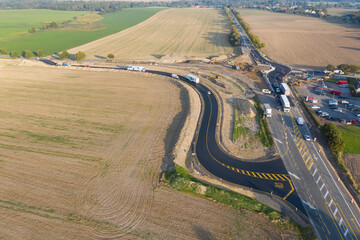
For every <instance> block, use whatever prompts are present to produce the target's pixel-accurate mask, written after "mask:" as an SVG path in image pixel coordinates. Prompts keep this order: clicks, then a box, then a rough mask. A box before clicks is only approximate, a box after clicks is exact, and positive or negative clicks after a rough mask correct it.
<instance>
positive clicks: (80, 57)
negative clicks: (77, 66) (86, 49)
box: [75, 51, 86, 61]
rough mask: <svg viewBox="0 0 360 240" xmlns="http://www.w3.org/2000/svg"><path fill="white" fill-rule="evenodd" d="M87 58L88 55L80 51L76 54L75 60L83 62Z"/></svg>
mask: <svg viewBox="0 0 360 240" xmlns="http://www.w3.org/2000/svg"><path fill="white" fill-rule="evenodd" d="M85 58H86V55H85V53H83V52H81V51H78V52H77V53H76V54H75V59H76V61H81V60H84V59H85Z"/></svg>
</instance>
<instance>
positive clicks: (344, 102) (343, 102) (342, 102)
mask: <svg viewBox="0 0 360 240" xmlns="http://www.w3.org/2000/svg"><path fill="white" fill-rule="evenodd" d="M341 104H349V102H348V101H345V100H343V101H341Z"/></svg>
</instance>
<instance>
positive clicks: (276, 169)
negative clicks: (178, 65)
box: [46, 49, 360, 239]
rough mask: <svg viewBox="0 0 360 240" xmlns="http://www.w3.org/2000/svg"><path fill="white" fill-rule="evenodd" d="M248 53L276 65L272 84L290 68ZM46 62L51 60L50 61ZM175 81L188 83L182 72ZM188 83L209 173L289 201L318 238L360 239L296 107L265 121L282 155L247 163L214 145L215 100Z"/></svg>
mask: <svg viewBox="0 0 360 240" xmlns="http://www.w3.org/2000/svg"><path fill="white" fill-rule="evenodd" d="M250 54H251V56H252V57H255V59H256V61H258V62H260V63H263V64H271V65H272V66H274V67H275V70H274V71H272V72H270V73H269V74H268V78H269V80H270V82H271V83H274V82H278V83H279V81H278V80H277V79H276V77H277V76H280V75H282V74H281V73H282V72H285V73H286V74H287V73H288V72H290V70H291V69H290V68H288V67H286V66H283V65H281V64H278V63H275V62H271V61H270V60H268V59H265V58H264V57H263V56H262V55H261V54H260V53H259V52H258V51H257V50H255V49H250ZM46 63H47V64H50V65H52V64H53V63H52V62H51V61H49V60H46ZM79 67H81V65H79ZM117 69H119V70H120V69H121V68H117ZM147 72H149V73H153V74H158V75H164V76H168V77H171V73H166V72H162V71H152V70H147ZM180 80H182V81H185V82H188V81H187V80H186V79H185V78H184V77H182V76H180ZM193 86H194V88H196V89H197V90H198V91H199V92H200V94H201V96H202V98H203V102H204V106H203V109H204V112H203V118H202V119H201V125H200V129H199V130H198V134H197V136H196V143H195V146H194V148H193V151H194V153H195V155H196V157H197V159H198V161H199V163H200V164H201V165H202V166H203V167H204V168H205V169H206V170H207V171H208V172H210V173H211V174H213V175H215V176H217V177H219V178H221V179H222V180H224V181H227V182H230V183H234V184H238V185H241V186H245V187H248V188H251V189H253V190H257V191H261V192H264V193H268V194H273V195H276V196H278V197H280V198H282V199H284V200H285V201H288V202H289V203H291V204H292V205H294V207H296V208H297V209H298V210H299V211H300V212H302V213H303V214H304V215H307V216H308V217H309V220H310V222H311V224H312V225H313V227H314V229H315V231H316V233H317V236H318V237H319V239H358V238H359V234H360V231H359V228H360V225H359V223H358V219H360V215H359V212H358V210H357V208H356V207H355V206H354V205H353V204H351V203H350V201H351V197H350V196H349V195H348V194H347V191H346V190H345V189H344V187H343V186H342V185H341V184H340V183H339V182H337V181H336V180H335V179H337V178H336V177H334V176H336V174H335V173H333V172H332V170H331V167H330V164H329V163H328V162H327V160H326V159H324V158H323V157H322V156H321V154H319V152H318V150H317V148H316V146H315V144H314V143H313V142H310V143H308V142H305V141H303V137H302V136H303V134H304V133H308V134H310V135H311V131H310V130H309V129H308V128H307V127H306V126H303V127H300V128H299V127H298V126H297V124H296V123H295V121H294V118H295V117H298V116H301V113H300V112H299V111H298V110H297V108H296V107H293V108H292V113H284V112H282V111H274V114H273V117H272V118H270V119H268V122H269V126H270V129H271V132H272V134H273V137H274V139H275V144H276V146H277V148H278V150H279V152H280V154H281V157H282V158H279V159H274V160H272V161H267V162H261V163H259V162H247V161H244V160H241V159H237V158H236V157H234V156H229V155H228V154H227V153H226V152H224V151H223V150H222V149H221V148H220V147H219V145H218V143H217V141H216V137H215V133H216V127H217V122H218V103H217V101H216V98H215V96H214V95H213V94H212V93H211V94H208V91H209V89H208V88H207V87H206V86H204V85H202V84H198V85H193ZM264 98H265V99H264ZM260 100H261V101H262V102H268V103H270V105H271V106H272V107H273V109H274V110H275V109H276V108H278V106H277V105H276V103H275V100H274V98H273V97H272V96H269V95H267V96H260ZM295 189H296V190H295Z"/></svg>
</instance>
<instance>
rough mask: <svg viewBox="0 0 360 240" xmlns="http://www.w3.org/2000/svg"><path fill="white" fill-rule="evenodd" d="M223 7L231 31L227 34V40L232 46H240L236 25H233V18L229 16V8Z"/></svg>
mask: <svg viewBox="0 0 360 240" xmlns="http://www.w3.org/2000/svg"><path fill="white" fill-rule="evenodd" d="M224 9H225V13H226V15H227V16H228V18H229V21H230V23H231V33H230V34H229V42H230V44H231V45H232V46H240V45H241V40H240V33H239V31H238V30H237V28H236V26H235V25H234V20H233V18H232V17H231V14H230V11H229V9H228V8H227V7H224Z"/></svg>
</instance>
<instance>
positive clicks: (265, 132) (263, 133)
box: [254, 97, 274, 147]
mask: <svg viewBox="0 0 360 240" xmlns="http://www.w3.org/2000/svg"><path fill="white" fill-rule="evenodd" d="M254 106H255V108H256V110H257V113H258V114H257V115H256V120H257V121H258V123H259V127H260V131H259V133H258V135H259V137H260V139H261V142H262V143H263V144H264V146H265V147H271V146H272V145H274V140H273V138H272V135H271V132H270V128H269V125H268V123H267V121H266V119H265V116H264V110H263V109H262V107H261V105H260V102H259V99H258V98H257V97H254Z"/></svg>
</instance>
